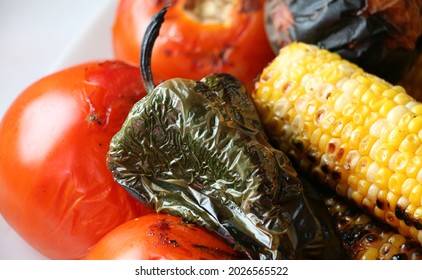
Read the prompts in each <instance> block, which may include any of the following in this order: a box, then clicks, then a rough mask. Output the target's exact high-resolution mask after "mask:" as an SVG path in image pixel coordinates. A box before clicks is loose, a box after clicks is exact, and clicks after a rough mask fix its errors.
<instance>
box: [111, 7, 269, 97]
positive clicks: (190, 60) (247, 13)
mask: <svg viewBox="0 0 422 280" xmlns="http://www.w3.org/2000/svg"><path fill="white" fill-rule="evenodd" d="M262 2H263V1H260V0H233V1H221V0H220V1H219V0H213V1H211V0H167V1H166V0H162V1H144V0H121V1H120V3H119V7H118V10H117V13H116V18H115V22H114V27H113V44H114V51H115V54H116V57H117V58H118V59H121V60H123V61H126V62H129V63H135V64H139V55H140V44H141V41H142V38H143V34H144V32H145V29H146V26H147V25H148V23H149V20H150V19H151V17H152V16H153V15H154V14H155V13H157V12H158V11H159V10H160V9H161V8H163V7H164V6H167V5H170V6H169V8H168V12H167V15H166V18H165V21H164V24H163V25H162V27H161V30H160V34H159V36H158V39H157V41H156V42H155V45H154V50H153V53H152V72H153V73H154V74H156V75H160V76H161V77H163V78H164V79H169V78H175V77H181V78H188V79H193V80H199V79H201V78H202V77H205V76H206V75H209V74H211V73H221V72H223V73H229V74H232V75H233V76H235V77H237V78H238V79H240V80H241V81H242V82H243V83H245V84H246V85H247V86H248V87H249V89H252V88H253V84H254V80H255V78H256V77H257V76H258V75H259V73H260V72H261V71H262V69H263V68H264V67H265V66H266V65H267V64H268V63H269V62H270V61H271V60H272V59H273V58H274V53H273V52H272V50H271V47H270V45H269V42H268V39H267V37H266V34H265V28H264V19H263V9H262V6H263V3H262Z"/></svg>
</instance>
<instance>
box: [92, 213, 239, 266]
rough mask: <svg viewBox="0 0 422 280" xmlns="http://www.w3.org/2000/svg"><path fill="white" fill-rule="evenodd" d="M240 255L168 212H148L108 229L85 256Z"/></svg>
mask: <svg viewBox="0 0 422 280" xmlns="http://www.w3.org/2000/svg"><path fill="white" fill-rule="evenodd" d="M241 258H242V257H241V255H240V254H239V253H238V252H236V251H235V250H234V249H232V248H231V247H230V246H228V245H227V244H226V243H224V242H223V241H222V240H221V239H219V238H218V237H217V236H216V235H214V234H212V233H211V232H209V231H207V230H206V229H204V228H202V227H199V226H197V225H193V224H186V223H184V222H183V221H182V220H181V218H179V217H176V216H170V215H166V214H157V213H154V214H149V215H144V216H142V217H139V218H137V219H134V220H131V221H129V222H126V223H124V224H122V225H120V226H119V227H117V228H115V229H114V230H112V231H111V232H109V233H108V234H107V235H106V236H105V237H104V238H102V239H101V240H100V241H99V242H98V243H97V244H96V245H95V246H94V247H93V249H92V250H91V251H90V253H88V255H87V257H86V259H88V260H89V259H91V260H93V259H109V260H110V259H112V260H116V259H132V260H221V259H241Z"/></svg>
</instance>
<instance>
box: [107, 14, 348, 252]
mask: <svg viewBox="0 0 422 280" xmlns="http://www.w3.org/2000/svg"><path fill="white" fill-rule="evenodd" d="M165 11H166V10H165V9H164V10H162V11H161V12H159V13H158V14H157V15H156V16H155V17H154V18H153V19H152V21H151V24H150V26H149V27H148V29H147V32H146V34H145V36H144V43H143V44H142V45H143V47H142V51H141V70H142V71H141V73H142V77H143V79H144V84H145V87H146V88H147V89H148V92H149V94H148V95H147V96H146V97H144V98H143V99H142V100H140V101H139V102H138V103H136V104H135V106H134V107H133V109H132V111H131V112H130V113H129V115H128V118H127V120H126V122H125V123H124V125H123V127H122V129H121V130H120V131H119V132H118V133H117V134H116V135H115V136H114V138H113V139H112V141H111V144H110V151H109V154H108V159H107V162H108V166H109V168H110V170H111V171H112V173H113V176H114V177H115V180H116V181H117V182H118V183H120V184H121V185H122V186H123V187H124V188H126V189H127V190H128V191H129V192H130V193H131V194H132V195H134V196H135V197H136V198H138V199H139V200H140V201H141V202H142V203H144V204H146V205H149V206H151V207H152V208H154V209H155V210H157V211H158V212H163V213H168V214H173V215H177V216H181V217H183V218H184V219H185V220H186V221H188V222H191V223H196V224H199V225H202V226H204V227H206V228H207V229H209V230H211V231H213V232H215V233H216V234H218V235H220V236H221V237H222V238H223V239H224V240H226V241H227V242H228V243H229V244H231V245H233V246H234V248H236V249H238V250H239V251H240V252H242V253H243V254H244V255H245V257H246V258H251V259H338V258H343V251H342V250H341V243H340V241H339V238H337V236H336V234H335V230H334V225H333V224H332V221H331V219H330V216H329V214H328V210H327V208H326V207H325V205H324V203H323V201H322V199H321V197H319V196H318V194H316V192H315V191H314V190H313V189H312V188H311V187H309V186H308V185H306V184H304V183H303V182H304V181H303V182H302V181H301V180H300V179H299V178H298V177H297V174H296V172H295V170H294V169H293V168H292V165H291V163H290V161H289V159H288V158H287V156H286V155H285V154H283V153H282V152H281V151H280V150H276V149H274V148H273V147H272V146H271V145H270V144H269V142H268V141H267V137H266V134H265V133H264V130H263V128H262V125H261V122H260V118H259V116H258V112H257V111H256V109H255V107H254V105H253V103H252V100H251V99H250V97H249V95H248V92H247V90H246V87H245V86H244V85H243V84H242V83H241V82H240V81H239V80H237V79H236V78H234V77H232V76H230V75H227V74H211V75H209V76H207V77H205V78H203V79H202V80H201V81H193V80H187V79H181V78H176V79H171V80H167V81H165V82H163V83H161V84H160V85H158V86H157V87H155V85H154V83H153V82H152V80H153V79H152V74H151V71H150V70H151V68H150V63H151V49H152V45H153V42H154V41H155V38H156V37H157V36H158V33H159V32H158V30H159V27H160V26H161V23H162V22H163V20H164V14H165Z"/></svg>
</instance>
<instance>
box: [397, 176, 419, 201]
mask: <svg viewBox="0 0 422 280" xmlns="http://www.w3.org/2000/svg"><path fill="white" fill-rule="evenodd" d="M418 184H419V182H418V181H417V180H416V179H415V178H407V179H406V180H404V182H403V184H402V187H401V195H403V196H404V197H409V195H410V193H411V192H412V190H413V188H415V187H416V186H417V185H418Z"/></svg>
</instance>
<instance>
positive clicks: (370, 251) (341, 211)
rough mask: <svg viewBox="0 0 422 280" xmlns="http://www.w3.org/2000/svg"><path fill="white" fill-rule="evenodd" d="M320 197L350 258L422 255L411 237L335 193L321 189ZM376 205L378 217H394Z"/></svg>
mask: <svg viewBox="0 0 422 280" xmlns="http://www.w3.org/2000/svg"><path fill="white" fill-rule="evenodd" d="M323 198H324V202H325V205H326V206H327V208H328V211H329V213H330V215H331V217H332V218H333V221H334V225H335V228H336V230H337V231H338V233H339V236H340V238H341V241H342V244H343V248H344V250H345V252H346V255H347V257H349V258H350V259H354V260H357V259H360V260H393V259H422V246H421V245H420V244H419V243H418V242H415V241H414V239H412V238H411V237H408V236H405V235H403V234H400V233H398V232H397V231H395V230H393V229H392V227H390V226H389V225H387V224H385V223H381V222H379V221H378V220H375V219H374V218H372V217H370V216H368V215H367V214H365V213H364V212H363V211H362V210H361V209H359V208H358V207H356V206H355V205H353V204H352V203H350V202H348V201H346V200H344V199H342V198H340V197H338V196H336V195H333V194H329V193H324V195H323ZM375 209H377V210H376V211H377V213H378V215H379V216H380V217H382V215H385V216H386V217H391V221H390V223H389V224H390V225H394V224H395V221H397V220H395V219H396V218H395V215H394V213H391V212H389V211H388V210H387V211H384V210H382V209H380V208H379V207H378V206H376V207H375ZM397 223H398V222H397Z"/></svg>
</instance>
